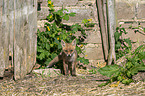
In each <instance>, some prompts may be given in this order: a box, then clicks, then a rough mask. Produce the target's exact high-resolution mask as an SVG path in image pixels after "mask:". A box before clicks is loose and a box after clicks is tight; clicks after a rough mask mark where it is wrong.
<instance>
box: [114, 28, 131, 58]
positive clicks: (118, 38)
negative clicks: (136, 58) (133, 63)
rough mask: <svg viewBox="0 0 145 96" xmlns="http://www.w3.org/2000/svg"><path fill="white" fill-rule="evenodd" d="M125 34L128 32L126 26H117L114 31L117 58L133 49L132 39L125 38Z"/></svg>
mask: <svg viewBox="0 0 145 96" xmlns="http://www.w3.org/2000/svg"><path fill="white" fill-rule="evenodd" d="M123 34H127V32H126V31H125V28H122V27H121V26H120V27H117V28H116V32H115V33H114V37H115V53H116V59H119V58H120V57H122V56H124V55H125V54H128V53H129V52H130V50H131V49H132V44H131V43H132V42H131V40H130V39H129V38H127V39H123V38H122V35H123Z"/></svg>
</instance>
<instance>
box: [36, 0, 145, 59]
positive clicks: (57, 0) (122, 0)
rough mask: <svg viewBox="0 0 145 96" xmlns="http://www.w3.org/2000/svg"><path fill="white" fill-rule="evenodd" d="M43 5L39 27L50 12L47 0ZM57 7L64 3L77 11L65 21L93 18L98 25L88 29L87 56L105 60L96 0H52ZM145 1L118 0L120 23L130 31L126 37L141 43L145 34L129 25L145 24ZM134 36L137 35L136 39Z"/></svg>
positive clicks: (39, 17)
mask: <svg viewBox="0 0 145 96" xmlns="http://www.w3.org/2000/svg"><path fill="white" fill-rule="evenodd" d="M38 1H39V0H38ZM40 1H42V2H41V4H40V5H41V6H40V8H41V9H40V10H39V11H38V16H37V17H38V28H40V29H41V27H43V24H42V22H45V18H46V16H47V15H48V14H49V12H48V7H47V0H40ZM52 2H54V6H55V8H56V9H60V8H61V7H62V5H63V6H64V7H65V8H67V9H68V10H69V12H75V13H76V16H75V17H71V18H70V20H69V21H63V22H64V23H69V24H70V23H81V21H82V20H83V19H92V20H93V22H94V23H97V26H96V27H95V28H93V29H92V30H91V31H88V32H87V34H88V37H87V39H86V41H85V42H87V43H88V45H87V46H86V52H85V54H86V55H85V56H86V58H88V59H89V60H90V61H96V60H103V53H102V45H101V36H100V31H99V27H98V17H97V9H96V5H95V0H52ZM144 8H145V1H143V0H116V13H117V21H118V25H119V24H122V26H123V27H125V28H126V30H127V31H128V33H129V34H128V35H125V36H124V37H125V38H128V37H131V39H132V40H134V41H138V42H139V44H140V43H145V39H144V38H145V36H144V35H141V34H139V33H136V34H135V33H134V30H131V29H129V26H131V25H132V26H134V27H137V26H138V25H139V24H140V25H141V26H142V27H144V25H145V22H144V21H145V19H144V18H145V14H144V12H145V10H144ZM134 37H136V38H135V39H134Z"/></svg>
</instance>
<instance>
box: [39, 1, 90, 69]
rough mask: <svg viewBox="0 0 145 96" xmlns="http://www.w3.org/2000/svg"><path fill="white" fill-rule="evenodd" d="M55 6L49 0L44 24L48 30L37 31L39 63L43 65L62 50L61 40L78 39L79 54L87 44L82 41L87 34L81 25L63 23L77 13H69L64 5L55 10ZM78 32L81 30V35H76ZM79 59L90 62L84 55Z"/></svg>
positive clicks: (70, 40)
mask: <svg viewBox="0 0 145 96" xmlns="http://www.w3.org/2000/svg"><path fill="white" fill-rule="evenodd" d="M53 6H54V5H53V3H52V2H51V0H48V7H49V15H48V16H47V21H48V22H46V23H45V26H44V27H45V29H46V31H45V32H40V31H39V30H38V33H37V63H39V64H41V65H42V66H46V65H48V64H49V62H50V61H51V60H52V59H54V58H55V57H56V56H57V55H58V54H59V53H60V52H61V50H62V46H61V40H64V41H65V42H72V40H74V39H76V42H77V45H78V46H76V50H77V52H78V54H81V53H83V46H84V45H85V44H86V43H82V42H83V41H84V39H85V38H86V36H87V35H86V33H85V29H83V28H82V26H81V25H79V24H74V25H72V26H69V25H65V24H63V23H62V20H69V17H70V16H75V14H76V13H73V12H71V13H69V12H68V10H67V9H64V8H63V7H62V8H61V9H60V10H58V11H55V9H54V8H53ZM88 24H89V23H88ZM76 32H80V33H81V35H80V36H78V37H76V36H74V34H75V33H76ZM78 61H80V62H81V63H84V64H88V63H89V61H88V59H85V58H84V57H78ZM59 63H62V62H59ZM59 63H58V65H59Z"/></svg>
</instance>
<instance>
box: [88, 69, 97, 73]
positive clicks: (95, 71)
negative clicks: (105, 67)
mask: <svg viewBox="0 0 145 96" xmlns="http://www.w3.org/2000/svg"><path fill="white" fill-rule="evenodd" d="M89 72H90V73H92V74H96V73H97V70H96V69H91V70H89Z"/></svg>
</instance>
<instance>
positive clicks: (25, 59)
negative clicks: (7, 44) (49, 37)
mask: <svg viewBox="0 0 145 96" xmlns="http://www.w3.org/2000/svg"><path fill="white" fill-rule="evenodd" d="M34 2H37V0H34V1H33V0H25V1H23V0H21V1H15V2H14V3H15V4H14V6H15V32H14V77H15V79H19V78H23V77H24V76H25V75H26V74H27V73H29V72H30V71H31V70H32V67H33V66H34V63H35V58H36V32H37V9H36V8H37V6H36V4H37V3H35V5H33V4H34ZM17 4H18V5H17Z"/></svg>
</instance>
